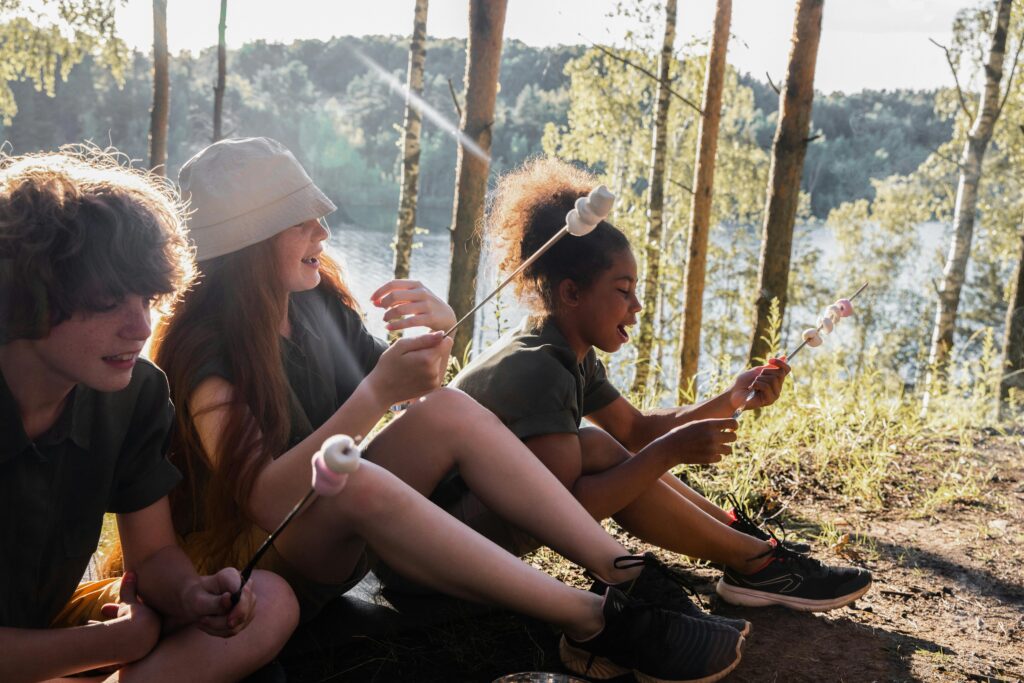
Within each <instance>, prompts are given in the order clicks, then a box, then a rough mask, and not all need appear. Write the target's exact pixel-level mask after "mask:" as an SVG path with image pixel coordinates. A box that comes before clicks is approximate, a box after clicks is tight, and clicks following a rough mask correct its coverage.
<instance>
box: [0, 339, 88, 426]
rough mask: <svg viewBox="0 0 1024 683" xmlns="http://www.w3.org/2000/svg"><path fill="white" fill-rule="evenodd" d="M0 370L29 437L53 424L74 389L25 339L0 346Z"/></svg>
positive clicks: (30, 342) (71, 383)
mask: <svg viewBox="0 0 1024 683" xmlns="http://www.w3.org/2000/svg"><path fill="white" fill-rule="evenodd" d="M0 372H3V375H4V381H5V382H6V383H7V387H8V388H9V389H10V391H11V395H12V396H13V397H14V402H15V403H16V404H17V405H18V414H19V415H20V416H21V424H22V427H23V428H24V429H25V433H26V434H27V435H28V437H29V438H30V439H35V438H36V437H38V436H39V435H40V434H43V433H45V432H46V430H48V429H49V428H50V427H52V426H53V425H54V423H55V422H56V421H57V418H58V417H60V412H61V410H62V409H63V407H64V402H65V401H66V400H67V397H68V395H69V394H70V393H71V390H72V389H74V388H75V382H73V381H71V380H69V379H68V378H67V377H64V376H63V375H60V374H58V373H56V372H55V371H54V370H53V369H52V368H50V367H49V366H48V365H47V364H46V363H45V362H44V361H43V359H42V358H40V357H39V355H38V354H37V353H36V352H35V348H34V345H33V344H32V341H31V340H27V339H18V340H16V341H13V342H10V343H8V344H5V345H3V346H0Z"/></svg>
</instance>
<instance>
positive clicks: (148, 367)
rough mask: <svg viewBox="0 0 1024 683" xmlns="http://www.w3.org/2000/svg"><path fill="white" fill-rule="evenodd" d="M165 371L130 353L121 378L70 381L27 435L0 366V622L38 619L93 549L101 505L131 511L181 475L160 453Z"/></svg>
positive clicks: (51, 609)
mask: <svg viewBox="0 0 1024 683" xmlns="http://www.w3.org/2000/svg"><path fill="white" fill-rule="evenodd" d="M173 424H174V409H173V407H172V406H171V403H170V400H169V399H168V390H167V379H166V378H165V377H164V374H163V372H161V371H160V370H159V369H158V368H157V367H156V366H154V365H153V364H151V363H149V362H148V361H146V360H141V359H140V360H139V362H138V363H137V364H136V366H135V369H134V370H133V372H132V379H131V382H130V383H129V384H128V386H127V387H126V388H124V389H122V390H121V391H117V392H99V391H94V390H92V389H89V388H88V387H85V386H81V385H79V386H78V387H76V388H75V389H74V390H73V393H72V395H71V396H69V397H68V400H67V403H66V405H65V407H64V410H63V412H62V413H61V415H60V417H59V418H58V419H57V422H56V423H55V424H54V426H53V427H52V428H51V429H50V430H49V431H48V432H46V433H45V434H43V435H41V436H40V437H39V438H38V439H36V440H35V442H33V441H32V440H30V439H29V438H28V436H27V435H26V434H25V430H24V428H23V427H22V423H21V417H20V414H19V412H18V406H17V404H16V403H15V401H14V397H13V396H12V395H11V392H10V389H9V388H8V387H7V383H6V382H5V381H4V379H3V375H2V374H0V626H9V627H16V628H45V627H46V626H48V625H49V624H50V622H51V621H52V620H53V618H54V617H55V616H56V615H57V613H58V612H59V611H60V610H61V608H62V607H63V606H64V605H65V604H66V603H67V601H68V599H69V598H70V597H71V595H72V593H73V592H74V590H75V588H76V586H77V585H78V581H79V579H81V577H82V574H83V573H84V572H85V568H86V566H87V565H88V563H89V558H90V556H91V555H92V553H93V552H94V551H95V550H96V545H97V543H98V542H99V537H100V530H101V527H102V525H103V514H104V513H105V512H115V513H129V512H136V511H138V510H141V509H143V508H145V507H148V506H149V505H152V504H153V503H155V502H156V501H158V500H160V499H161V498H163V497H164V496H166V495H167V494H168V493H169V492H170V490H171V489H172V488H173V487H174V486H175V484H177V483H178V481H179V480H180V479H181V475H180V474H179V472H178V470H177V469H175V467H174V466H173V465H171V463H170V462H168V460H167V458H166V457H165V456H166V452H167V446H168V442H169V438H170V434H171V429H172V427H173Z"/></svg>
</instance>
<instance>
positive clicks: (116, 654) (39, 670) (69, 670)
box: [0, 612, 160, 683]
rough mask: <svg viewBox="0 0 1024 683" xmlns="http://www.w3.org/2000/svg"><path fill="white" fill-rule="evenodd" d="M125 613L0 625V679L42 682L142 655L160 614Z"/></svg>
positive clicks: (153, 639) (150, 645)
mask: <svg viewBox="0 0 1024 683" xmlns="http://www.w3.org/2000/svg"><path fill="white" fill-rule="evenodd" d="M143 619H148V622H147V623H140V619H138V618H137V619H136V621H135V622H134V623H132V622H131V620H130V619H129V618H127V617H120V618H117V619H112V620H110V621H104V622H101V623H94V624H89V625H88V626H77V627H75V628H55V629H21V628H0V652H3V655H2V656H0V680H2V681H7V682H9V683H21V682H22V681H24V682H26V683H27V682H28V681H42V680H48V679H51V678H57V677H59V676H66V675H69V674H73V673H78V672H81V671H89V670H91V669H98V668H100V667H109V666H114V667H120V666H124V665H125V664H128V663H130V662H134V661H136V660H138V659H142V658H143V657H145V656H146V655H147V654H148V653H149V651H150V650H151V649H152V648H153V646H154V645H155V644H156V639H157V637H158V635H159V632H160V622H159V619H158V618H157V617H156V615H154V614H153V613H152V612H149V615H148V617H144V618H143Z"/></svg>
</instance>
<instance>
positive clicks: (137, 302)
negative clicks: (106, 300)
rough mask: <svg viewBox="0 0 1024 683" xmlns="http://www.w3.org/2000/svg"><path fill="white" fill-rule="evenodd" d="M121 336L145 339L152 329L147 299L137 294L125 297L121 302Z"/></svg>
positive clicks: (137, 339) (134, 339) (133, 339)
mask: <svg viewBox="0 0 1024 683" xmlns="http://www.w3.org/2000/svg"><path fill="white" fill-rule="evenodd" d="M121 312H122V315H123V317H122V320H121V331H120V333H121V337H123V338H124V339H129V340H132V341H146V340H147V339H149V335H150V334H151V333H152V331H153V325H152V316H151V313H150V307H149V299H148V298H144V297H141V296H139V295H137V294H133V295H132V296H129V297H126V298H125V301H124V303H123V304H122V311H121Z"/></svg>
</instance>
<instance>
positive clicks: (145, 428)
mask: <svg viewBox="0 0 1024 683" xmlns="http://www.w3.org/2000/svg"><path fill="white" fill-rule="evenodd" d="M143 370H145V368H143V367H137V368H136V372H139V371H143ZM134 399H135V400H134V411H133V413H132V417H131V421H130V423H129V425H128V431H127V434H126V436H125V439H124V442H123V446H122V448H121V453H120V455H119V457H118V462H117V471H116V473H115V481H114V488H113V491H112V492H111V499H110V504H109V511H110V512H115V513H122V514H123V513H129V512H136V511H138V510H141V509H143V508H145V507H148V506H149V505H152V504H153V503H155V502H156V501H158V500H160V499H161V498H163V497H164V496H166V495H167V494H168V493H170V491H171V489H173V488H174V487H175V485H177V483H178V482H179V481H180V480H181V473H179V472H178V469H177V468H176V467H174V465H172V464H171V463H170V461H169V460H168V459H167V450H168V446H169V445H170V440H171V430H172V429H173V427H174V407H173V406H172V405H171V401H170V398H169V394H168V389H167V379H166V378H165V377H164V374H163V373H162V372H160V371H159V370H156V368H152V369H151V371H149V372H147V376H146V378H145V381H144V382H143V383H142V386H141V387H140V390H139V393H138V395H137V396H136V397H134Z"/></svg>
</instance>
